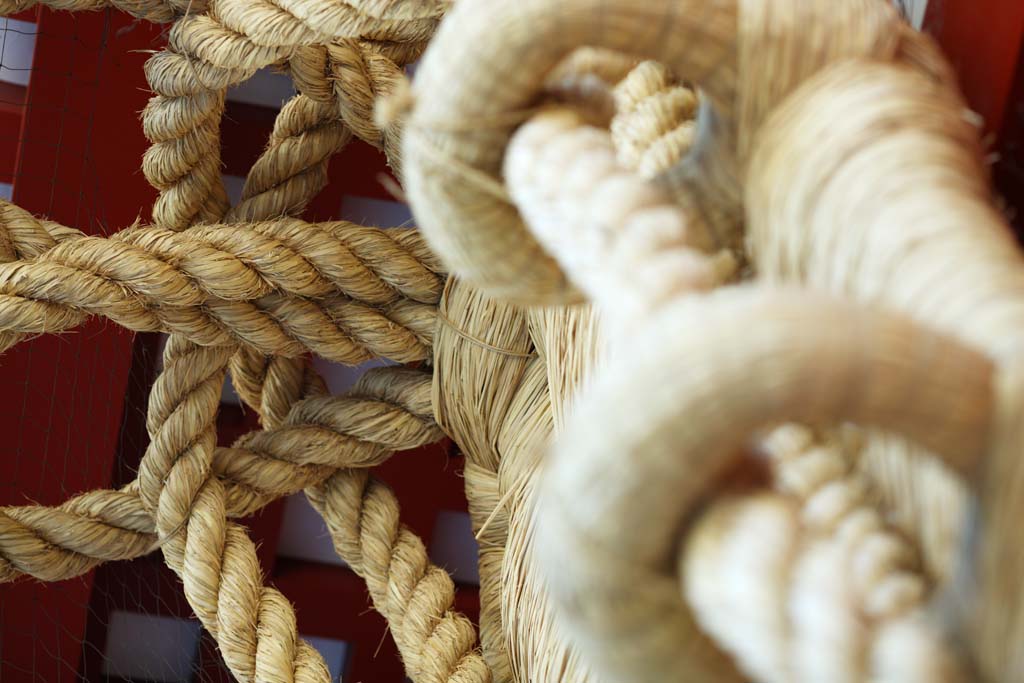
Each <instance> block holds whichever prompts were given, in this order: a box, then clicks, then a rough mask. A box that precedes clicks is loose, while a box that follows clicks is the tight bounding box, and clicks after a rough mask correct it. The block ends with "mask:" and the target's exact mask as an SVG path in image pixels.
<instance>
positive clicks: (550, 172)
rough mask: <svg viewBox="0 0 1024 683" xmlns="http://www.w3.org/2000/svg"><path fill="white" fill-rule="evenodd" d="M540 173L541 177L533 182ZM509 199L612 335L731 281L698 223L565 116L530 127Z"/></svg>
mask: <svg viewBox="0 0 1024 683" xmlns="http://www.w3.org/2000/svg"><path fill="white" fill-rule="evenodd" d="M537 169H545V170H546V171H545V172H538V171H537ZM505 177H506V179H507V183H508V187H509V192H510V195H511V196H512V198H513V199H514V200H515V201H516V203H517V205H518V206H520V207H522V209H521V212H522V214H523V215H524V216H525V218H526V219H527V220H528V221H529V223H530V226H531V229H532V230H533V231H534V234H535V235H536V236H537V239H538V240H540V241H541V242H542V243H543V244H544V245H545V246H546V247H547V249H548V252H549V253H551V254H553V255H554V257H555V258H556V260H558V261H559V263H560V265H561V266H562V268H563V270H564V271H565V272H566V273H567V274H568V275H569V277H570V278H572V279H573V281H574V282H576V284H577V285H578V286H579V287H580V289H581V290H583V291H585V292H586V293H587V294H588V295H589V296H590V297H591V298H592V299H593V300H594V301H596V302H597V304H598V306H599V307H600V308H601V310H602V313H603V314H604V315H606V316H609V317H611V316H614V318H615V320H614V323H613V324H614V326H615V327H616V331H615V332H612V333H610V336H611V337H612V338H616V337H618V336H619V335H618V333H617V329H618V327H622V326H626V325H628V324H630V323H632V322H634V321H635V320H637V319H639V318H641V317H643V316H644V315H646V313H647V311H648V310H649V309H650V308H652V307H656V306H658V305H660V304H661V303H663V302H664V301H666V300H671V299H672V298H674V297H677V296H679V294H680V293H683V292H688V291H693V290H702V289H707V288H709V287H713V286H715V285H717V284H719V283H721V282H722V281H724V280H725V279H726V278H727V277H728V276H729V275H731V274H732V270H733V268H734V262H733V261H732V259H731V257H730V255H729V254H728V253H723V254H720V255H714V256H711V255H708V254H707V253H706V252H708V251H709V250H711V249H712V248H713V247H714V246H715V240H714V238H713V236H712V235H711V234H709V233H708V232H707V231H706V230H705V227H706V226H704V225H703V223H702V222H701V220H700V217H699V216H695V215H692V214H688V213H687V212H686V211H685V210H684V209H682V208H681V207H679V206H677V205H676V204H675V203H674V202H672V200H671V199H670V198H669V196H668V195H667V194H666V193H665V192H663V191H661V190H660V188H659V187H658V186H656V185H653V184H651V183H647V182H645V181H644V180H643V179H641V178H639V177H637V176H636V175H634V174H632V173H630V172H628V171H625V170H624V169H622V168H620V167H619V166H618V163H617V161H616V154H615V148H614V146H613V144H612V141H611V136H610V135H609V134H608V133H607V132H606V131H601V130H598V129H596V128H592V127H589V126H585V125H582V123H581V121H580V119H579V117H577V116H576V115H575V114H573V113H572V112H568V111H553V112H548V113H545V114H540V115H538V116H536V117H534V118H533V119H532V120H531V121H530V123H528V124H526V125H524V126H523V127H522V128H520V130H519V131H518V132H517V133H516V135H515V137H514V138H513V141H512V142H511V143H510V145H509V149H508V154H507V156H506V159H505Z"/></svg>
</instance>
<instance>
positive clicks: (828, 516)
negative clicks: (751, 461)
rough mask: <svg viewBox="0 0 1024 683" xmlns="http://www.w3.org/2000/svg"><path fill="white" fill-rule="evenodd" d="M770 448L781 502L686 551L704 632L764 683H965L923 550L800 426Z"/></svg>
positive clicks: (723, 523) (837, 457) (701, 533)
mask: <svg viewBox="0 0 1024 683" xmlns="http://www.w3.org/2000/svg"><path fill="white" fill-rule="evenodd" d="M766 446H767V448H768V449H769V452H770V453H771V455H772V464H773V466H774V469H775V477H776V486H775V488H776V492H775V493H760V494H753V495H746V496H742V497H739V498H733V499H731V500H725V501H722V502H718V503H715V504H714V506H713V507H712V509H711V510H709V511H707V512H705V513H704V514H703V515H702V517H701V520H700V521H699V522H697V524H696V526H695V528H694V529H693V531H692V532H691V533H690V534H689V535H688V537H687V541H686V543H685V546H684V548H682V549H681V551H680V558H679V566H680V574H681V576H682V577H683V583H684V592H685V595H686V597H687V600H688V601H689V604H690V605H691V606H692V607H693V609H694V611H695V614H696V617H697V620H698V621H699V623H700V624H701V626H702V627H703V628H705V629H706V630H707V631H708V632H710V633H711V634H712V635H714V636H715V638H716V639H717V641H718V642H719V643H720V644H721V645H722V647H723V648H725V649H726V650H728V651H730V652H732V653H733V654H734V655H735V656H736V657H737V659H738V661H739V662H740V664H741V665H742V666H743V668H744V669H745V671H746V672H747V673H748V674H749V675H751V676H752V677H754V678H755V679H756V680H759V681H764V682H765V683H771V682H773V681H823V680H828V681H839V680H849V681H866V680H872V681H894V682H895V681H906V682H907V683H910V682H912V681H920V682H922V683H924V682H925V681H935V682H936V683H938V682H940V681H959V680H962V674H963V672H962V671H960V669H959V665H958V662H957V661H956V660H955V657H954V656H953V655H952V654H951V651H950V648H949V647H948V645H947V644H946V643H944V642H942V638H941V637H940V635H939V634H938V633H936V629H935V626H934V624H930V623H928V621H927V620H926V619H925V614H924V611H925V598H926V595H927V592H928V586H927V585H926V581H925V579H924V577H923V576H922V574H921V573H920V569H919V563H918V561H917V558H916V555H917V553H916V551H915V549H914V548H913V547H912V545H911V544H910V543H909V542H908V541H907V540H906V539H904V538H902V537H900V536H898V535H897V534H895V533H894V532H893V531H892V530H891V529H890V528H888V527H887V525H886V523H885V522H884V520H883V519H882V517H881V515H880V514H879V513H878V511H877V509H876V508H875V507H874V506H873V505H871V504H870V502H869V496H868V491H867V488H866V487H865V486H864V483H863V481H861V480H860V479H858V478H857V477H856V476H855V475H852V474H851V473H850V472H849V464H848V462H847V457H846V456H844V455H843V454H842V453H841V452H840V450H839V449H838V448H837V446H836V444H835V443H834V442H827V441H826V442H822V441H821V440H819V439H815V437H814V435H813V434H812V433H811V432H810V431H809V430H807V429H804V428H801V427H797V426H795V425H791V426H786V427H784V428H781V429H778V430H775V432H773V433H772V434H771V435H770V436H769V438H768V440H767V441H766ZM908 652H912V653H913V656H907V655H908Z"/></svg>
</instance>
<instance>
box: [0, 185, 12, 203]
mask: <svg viewBox="0 0 1024 683" xmlns="http://www.w3.org/2000/svg"><path fill="white" fill-rule="evenodd" d="M13 195H14V185H11V184H10V183H0V199H6V200H7V201H11V197H12V196H13Z"/></svg>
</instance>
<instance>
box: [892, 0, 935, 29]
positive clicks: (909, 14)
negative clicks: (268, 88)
mask: <svg viewBox="0 0 1024 683" xmlns="http://www.w3.org/2000/svg"><path fill="white" fill-rule="evenodd" d="M893 4H894V5H896V6H897V7H899V8H900V10H902V11H903V15H904V16H905V17H906V18H907V21H909V22H910V23H911V24H913V26H914V28H917V29H919V28H921V24H922V23H923V22H924V13H925V10H926V9H928V0H893Z"/></svg>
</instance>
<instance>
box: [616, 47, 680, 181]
mask: <svg viewBox="0 0 1024 683" xmlns="http://www.w3.org/2000/svg"><path fill="white" fill-rule="evenodd" d="M614 94H615V102H616V105H617V107H616V108H617V114H616V116H615V118H614V119H613V120H612V122H611V132H612V141H613V142H614V143H615V149H616V151H617V152H618V159H619V162H620V163H621V164H622V165H623V166H625V167H626V168H628V169H630V170H634V171H636V172H637V173H639V174H640V175H641V176H644V177H645V178H650V177H654V176H657V175H659V174H661V173H664V172H666V171H668V170H670V169H671V168H672V167H674V166H675V165H676V164H678V163H679V162H680V161H681V160H682V159H683V157H685V156H686V153H687V152H689V150H690V147H691V146H692V145H693V140H694V137H695V135H696V130H697V124H696V122H695V121H694V118H695V117H696V114H697V94H696V93H695V92H694V91H693V90H692V89H690V88H688V87H686V86H685V85H682V84H680V83H679V82H678V81H676V79H674V78H673V77H672V74H670V73H669V71H668V69H666V68H665V67H664V65H662V64H659V63H658V62H651V61H646V62H641V63H640V64H638V65H637V66H636V67H635V68H634V69H632V70H631V71H630V72H629V74H627V76H626V77H625V78H624V79H623V80H622V81H621V82H620V83H618V84H617V85H616V86H615V93H614Z"/></svg>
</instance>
